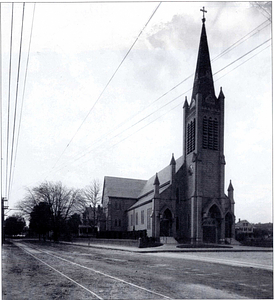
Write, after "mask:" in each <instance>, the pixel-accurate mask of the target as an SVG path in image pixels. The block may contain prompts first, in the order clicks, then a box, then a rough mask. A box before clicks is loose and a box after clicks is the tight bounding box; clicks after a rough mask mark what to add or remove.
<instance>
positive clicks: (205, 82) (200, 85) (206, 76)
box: [192, 8, 215, 99]
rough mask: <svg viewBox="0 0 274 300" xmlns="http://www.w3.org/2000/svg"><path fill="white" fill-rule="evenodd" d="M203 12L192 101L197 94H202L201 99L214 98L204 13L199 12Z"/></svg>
mask: <svg viewBox="0 0 274 300" xmlns="http://www.w3.org/2000/svg"><path fill="white" fill-rule="evenodd" d="M201 11H202V12H203V19H202V22H203V25H202V33H201V38H200V45H199V52H198V59H197V65H196V72H195V77H194V84H193V91H192V99H193V98H194V99H196V95H197V94H198V93H200V94H202V96H203V99H205V98H207V97H208V96H209V95H211V96H212V97H214V98H215V91H214V84H213V77H212V71H211V64H210V56H209V50H208V44H207V36H206V29H205V16H204V13H205V12H206V11H205V10H204V8H203V9H202V10H201Z"/></svg>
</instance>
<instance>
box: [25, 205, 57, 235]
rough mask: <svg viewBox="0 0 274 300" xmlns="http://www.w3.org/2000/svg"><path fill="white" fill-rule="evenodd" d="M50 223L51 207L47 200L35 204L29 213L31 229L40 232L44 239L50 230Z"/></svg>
mask: <svg viewBox="0 0 274 300" xmlns="http://www.w3.org/2000/svg"><path fill="white" fill-rule="evenodd" d="M51 225H52V211H51V207H50V205H49V204H48V203H47V202H40V203H39V204H38V205H35V206H34V208H33V210H32V212H31V213H30V224H29V227H30V229H31V230H33V231H34V232H36V233H38V234H39V240H40V235H41V234H42V235H43V237H44V239H45V238H46V234H47V233H48V232H49V231H50V230H51Z"/></svg>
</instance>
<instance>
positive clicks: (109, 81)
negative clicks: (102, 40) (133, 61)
mask: <svg viewBox="0 0 274 300" xmlns="http://www.w3.org/2000/svg"><path fill="white" fill-rule="evenodd" d="M161 3H162V2H160V3H159V4H158V5H157V7H156V8H155V10H154V11H153V13H152V15H151V16H150V18H149V19H148V21H147V22H146V24H145V26H144V27H143V29H142V30H141V31H140V33H139V34H138V36H137V38H136V39H135V41H134V42H133V44H132V45H131V47H130V48H129V50H128V51H127V53H126V55H125V56H124V58H123V59H122V61H121V62H120V64H119V65H118V67H117V68H116V70H115V71H114V73H113V74H112V76H111V77H110V79H109V80H108V82H107V84H106V85H105V87H104V88H103V90H102V92H101V93H100V95H99V97H98V98H97V100H96V101H95V102H94V104H93V106H92V107H91V109H90V110H89V112H88V113H87V115H86V116H85V118H84V119H83V121H82V123H81V124H80V126H79V127H78V129H77V130H76V132H75V133H74V135H73V136H72V138H71V139H70V141H69V143H68V144H67V146H66V147H65V149H64V151H63V152H62V153H61V155H60V156H59V158H58V159H57V161H56V163H55V164H54V166H53V168H52V169H54V167H55V166H56V164H57V163H58V161H59V160H60V158H61V157H62V156H63V154H64V153H65V151H66V149H67V148H68V147H69V146H70V144H71V143H72V141H73V139H74V138H75V136H76V135H77V133H78V132H79V130H80V129H81V127H82V126H83V124H84V123H85V121H86V120H87V118H88V116H89V115H90V113H91V112H92V110H93V109H94V107H95V105H96V104H97V103H98V101H99V100H100V98H101V97H102V95H103V93H104V92H105V90H106V89H107V87H108V86H109V84H110V83H111V81H112V79H113V78H114V76H115V75H116V73H117V72H118V70H119V69H120V67H121V66H122V64H123V63H124V61H125V59H126V58H127V57H128V55H129V53H130V51H131V50H132V48H133V47H134V45H135V44H136V43H137V41H138V39H139V37H140V36H141V34H142V33H143V31H144V30H145V28H146V27H147V25H148V23H149V22H150V21H151V19H152V18H153V16H154V15H155V13H156V11H157V10H158V8H159V7H160V5H161Z"/></svg>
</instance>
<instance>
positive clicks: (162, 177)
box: [138, 156, 183, 198]
mask: <svg viewBox="0 0 274 300" xmlns="http://www.w3.org/2000/svg"><path fill="white" fill-rule="evenodd" d="M182 165H183V156H181V157H180V158H178V159H177V160H176V171H175V172H178V170H179V169H180V168H181V166H182ZM170 168H171V165H168V166H166V167H165V168H164V169H162V170H161V171H160V172H158V173H157V175H158V179H159V182H160V187H161V186H162V185H163V184H165V183H167V182H168V181H170V179H171V178H170V177H171V170H170ZM155 176H156V174H155V175H153V176H152V177H151V178H150V179H149V180H148V181H147V182H146V184H145V186H144V187H143V189H142V191H141V193H140V194H139V197H138V198H141V197H142V196H143V195H145V194H147V193H149V192H150V191H153V190H154V181H155Z"/></svg>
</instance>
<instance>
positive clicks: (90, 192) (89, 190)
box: [83, 179, 101, 225]
mask: <svg viewBox="0 0 274 300" xmlns="http://www.w3.org/2000/svg"><path fill="white" fill-rule="evenodd" d="M83 194H84V197H85V200H86V202H87V203H88V204H89V205H90V206H91V207H92V210H93V224H94V225H95V224H96V207H97V205H98V204H99V203H100V197H101V184H100V182H99V180H98V179H94V180H93V181H92V182H91V184H90V185H88V186H86V187H85V188H84V190H83Z"/></svg>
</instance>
